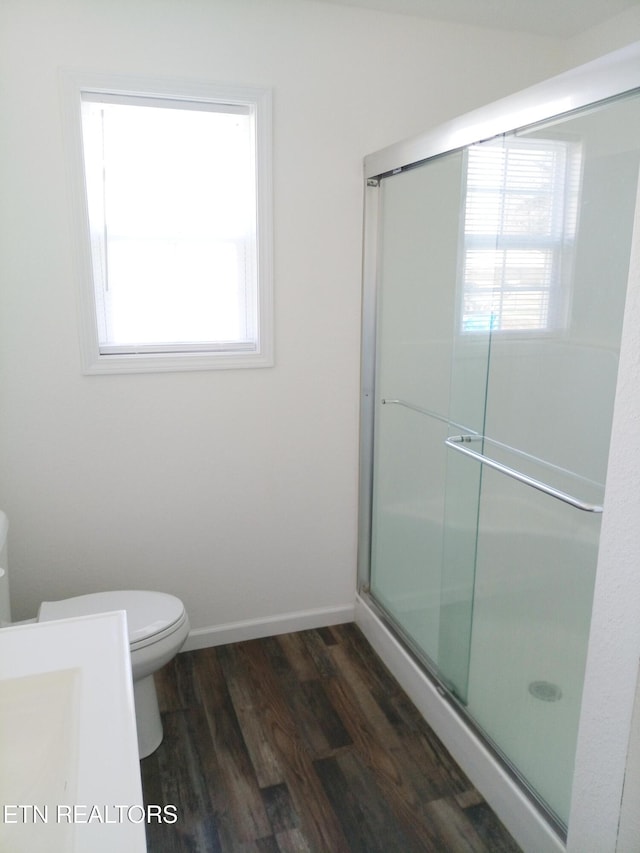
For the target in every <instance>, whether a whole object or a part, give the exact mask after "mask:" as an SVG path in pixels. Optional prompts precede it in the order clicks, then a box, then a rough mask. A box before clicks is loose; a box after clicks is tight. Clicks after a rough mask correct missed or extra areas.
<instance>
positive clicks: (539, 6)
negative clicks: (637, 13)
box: [325, 0, 640, 38]
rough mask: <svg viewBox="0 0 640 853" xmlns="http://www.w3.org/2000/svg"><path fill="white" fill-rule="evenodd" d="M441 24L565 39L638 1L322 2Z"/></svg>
mask: <svg viewBox="0 0 640 853" xmlns="http://www.w3.org/2000/svg"><path fill="white" fill-rule="evenodd" d="M325 2H327V3H338V4H340V5H343V6H361V7H363V8H367V9H378V10H380V11H384V12H396V13H399V14H403V15H418V16H420V17H424V18H431V19H434V20H440V21H453V22H457V23H464V24H472V25H475V26H483V27H494V28H497V29H503V30H519V31H521V32H528V33H538V34H540V35H549V36H558V37H562V38H568V37H570V36H574V35H577V34H578V33H580V32H582V31H583V30H586V29H589V27H593V26H595V25H596V24H600V23H602V22H603V21H606V20H607V19H608V18H613V17H614V16H615V15H618V14H619V13H620V12H624V11H625V10H626V9H630V8H631V7H633V6H639V5H640V0H325Z"/></svg>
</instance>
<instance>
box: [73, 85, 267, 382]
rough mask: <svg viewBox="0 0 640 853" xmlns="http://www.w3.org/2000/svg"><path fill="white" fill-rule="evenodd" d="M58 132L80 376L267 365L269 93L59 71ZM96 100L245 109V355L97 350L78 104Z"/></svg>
mask: <svg viewBox="0 0 640 853" xmlns="http://www.w3.org/2000/svg"><path fill="white" fill-rule="evenodd" d="M60 83H61V95H62V106H63V119H64V129H65V135H66V137H67V138H66V143H67V148H68V151H69V153H70V160H71V169H70V179H71V188H72V206H73V211H72V212H73V222H72V225H73V229H74V233H75V235H76V242H77V251H76V255H77V265H78V284H79V327H80V347H81V354H82V363H83V372H84V373H85V374H105V373H107V374H109V373H152V372H173V371H183V370H211V369H220V368H257V367H270V366H272V365H273V272H272V266H273V264H272V232H273V226H272V184H271V91H270V90H269V89H262V88H257V87H245V86H242V87H241V86H230V85H217V84H207V83H195V82H191V81H187V82H185V81H175V80H163V79H148V78H138V77H129V76H119V75H114V74H96V73H83V72H77V71H66V70H65V71H62V72H61V73H60ZM84 94H88V95H94V96H96V95H97V96H100V95H111V96H123V97H141V98H142V97H147V98H157V99H165V100H167V99H170V100H174V101H178V102H183V103H188V102H192V103H211V104H212V105H214V106H215V105H216V104H235V105H239V106H244V107H248V109H249V110H250V113H251V114H252V116H253V118H254V123H253V126H254V128H255V151H256V163H255V174H256V200H257V224H256V233H257V246H256V257H257V291H258V292H257V308H256V315H257V316H256V327H257V335H256V344H255V346H253V345H252V346H250V347H248V348H243V347H229V348H225V347H224V346H222V347H220V348H218V347H211V348H206V349H205V351H202V350H198V349H197V348H192V349H191V350H185V351H180V352H175V351H172V350H171V348H170V347H167V348H164V350H163V351H162V352H149V351H145V348H140V351H138V352H126V353H123V352H119V351H117V349H118V348H109V347H105V346H104V345H103V346H102V348H101V346H100V341H99V333H98V316H99V315H98V310H97V296H96V293H97V288H96V285H95V283H94V273H93V259H92V253H91V237H90V227H89V216H88V209H87V194H86V184H85V168H84V153H83V139H82V114H81V106H82V98H83V95H84Z"/></svg>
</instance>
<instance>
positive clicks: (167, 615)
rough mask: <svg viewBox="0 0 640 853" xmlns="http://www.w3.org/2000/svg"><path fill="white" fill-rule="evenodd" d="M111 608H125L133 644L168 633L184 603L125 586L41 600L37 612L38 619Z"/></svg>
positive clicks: (182, 614)
mask: <svg viewBox="0 0 640 853" xmlns="http://www.w3.org/2000/svg"><path fill="white" fill-rule="evenodd" d="M112 610H126V612H127V627H128V630H129V643H130V644H131V645H132V646H133V645H137V644H141V643H142V644H145V643H144V641H145V640H149V639H150V638H153V639H159V635H163V636H164V635H166V634H169V633H171V632H172V630H174V629H175V628H177V627H178V626H179V624H181V623H182V622H183V621H184V618H185V611H184V605H183V603H182V602H181V601H180V599H179V598H176V597H175V595H168V594H167V593H165V592H148V591H146V590H131V589H128V590H116V591H114V592H94V593H90V594H89V595H76V596H74V597H73V598H65V599H63V600H62V601H43V602H42V604H41V605H40V610H39V612H38V622H51V621H53V620H56V619H68V618H70V617H73V616H91V615H92V614H94V613H108V612H109V611H112Z"/></svg>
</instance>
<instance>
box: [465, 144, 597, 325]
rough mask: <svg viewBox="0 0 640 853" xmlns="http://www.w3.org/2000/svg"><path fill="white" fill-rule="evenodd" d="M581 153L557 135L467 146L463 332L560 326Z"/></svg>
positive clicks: (564, 299) (565, 293) (565, 295)
mask: <svg viewBox="0 0 640 853" xmlns="http://www.w3.org/2000/svg"><path fill="white" fill-rule="evenodd" d="M580 159H581V158H580V147H579V144H577V143H572V142H567V141H561V140H550V139H508V140H505V139H499V140H497V141H491V142H488V143H483V144H479V145H476V146H472V147H471V148H469V150H468V152H467V166H466V207H465V217H464V253H463V264H462V267H463V269H462V276H463V306H462V318H461V327H462V331H463V332H464V333H474V332H486V331H500V332H550V331H554V330H557V329H560V328H562V326H563V325H564V323H565V318H566V313H567V311H566V308H567V292H566V287H564V286H563V284H564V282H566V281H567V280H568V272H569V270H568V269H567V266H568V265H569V263H570V257H571V253H570V251H568V250H569V249H570V247H571V245H572V243H573V240H574V237H575V231H576V210H577V202H578V187H579V174H580Z"/></svg>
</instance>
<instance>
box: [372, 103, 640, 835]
mask: <svg viewBox="0 0 640 853" xmlns="http://www.w3.org/2000/svg"><path fill="white" fill-rule="evenodd" d="M639 100H640V97H639V95H638V93H632V94H629V95H625V96H621V97H619V98H617V99H612V100H610V101H607V102H604V103H602V104H598V105H595V106H592V107H589V108H586V109H584V110H580V111H576V112H574V113H572V114H569V115H567V116H564V117H560V118H557V119H554V120H550V121H547V122H545V123H544V124H541V125H539V126H531V127H528V128H525V129H521V130H519V131H516V132H513V133H510V134H506V135H503V136H500V137H496V138H495V139H492V140H489V141H487V142H482V143H479V144H476V145H472V146H469V147H467V148H465V149H463V150H457V151H453V152H450V153H446V154H443V155H440V156H437V157H433V158H431V159H429V160H426V161H424V162H422V163H420V164H417V165H415V166H414V167H412V168H410V169H406V170H403V171H401V172H399V173H397V174H396V173H391V174H385V175H383V176H382V177H381V178H380V179H379V180H380V188H379V194H380V219H381V223H380V229H379V235H378V286H377V299H378V305H377V315H376V316H377V329H376V395H375V396H376V402H375V414H374V453H373V491H372V519H371V521H372V523H371V531H372V534H371V567H370V591H371V595H372V598H373V600H374V601H375V602H377V604H378V605H379V606H380V607H381V608H382V609H383V610H384V611H385V614H386V616H387V618H388V620H389V621H390V622H391V623H392V624H393V625H394V626H395V628H396V630H397V631H398V633H399V634H400V635H401V636H402V637H403V639H404V640H405V641H406V643H407V644H408V645H409V647H410V648H412V650H413V651H414V652H415V653H416V654H417V655H418V657H420V658H421V659H422V660H423V661H424V663H425V665H426V666H427V668H428V669H429V670H430V671H431V672H432V673H433V674H435V675H436V676H437V678H438V679H439V680H440V682H441V683H442V684H443V685H444V686H445V687H446V688H448V690H449V691H450V692H451V694H452V695H453V696H455V697H456V698H457V700H458V701H459V705H460V707H461V708H462V709H463V713H466V714H467V715H468V716H469V717H470V719H471V720H472V721H473V723H474V724H475V726H476V727H477V728H479V729H480V730H481V731H482V732H483V733H484V735H485V736H486V738H487V740H488V741H489V742H490V743H491V744H492V745H493V746H494V748H495V749H496V751H497V752H498V753H499V754H500V755H501V756H502V757H503V758H504V759H505V760H506V761H507V763H508V764H509V766H510V767H511V769H512V770H513V771H514V772H515V774H516V775H517V776H519V777H520V779H521V780H522V782H523V783H524V785H525V786H526V787H528V788H529V789H530V790H531V791H532V792H533V794H534V795H535V797H536V798H538V800H540V801H541V802H542V803H543V804H544V805H545V806H546V808H547V809H548V810H549V812H550V813H552V814H553V815H555V817H556V819H557V822H558V824H559V825H566V822H567V819H568V813H569V803H570V797H571V784H572V776H573V764H574V754H575V746H576V739H577V730H578V719H579V713H580V705H581V697H582V682H583V676H584V667H585V659H586V649H587V643H588V635H589V627H590V617H591V607H592V597H593V587H594V582H595V570H596V562H597V553H598V544H599V533H600V517H601V516H600V513H601V511H602V503H603V498H604V482H605V476H606V466H607V456H608V448H609V440H610V430H611V420H612V414H613V399H614V394H615V388H616V378H617V366H618V353H619V343H620V336H621V325H622V317H623V312H624V302H625V296H626V286H627V278H628V270H629V259H630V251H631V238H632V228H633V222H634V214H635V205H636V194H637V188H638V171H639V166H640V109H639Z"/></svg>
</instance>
